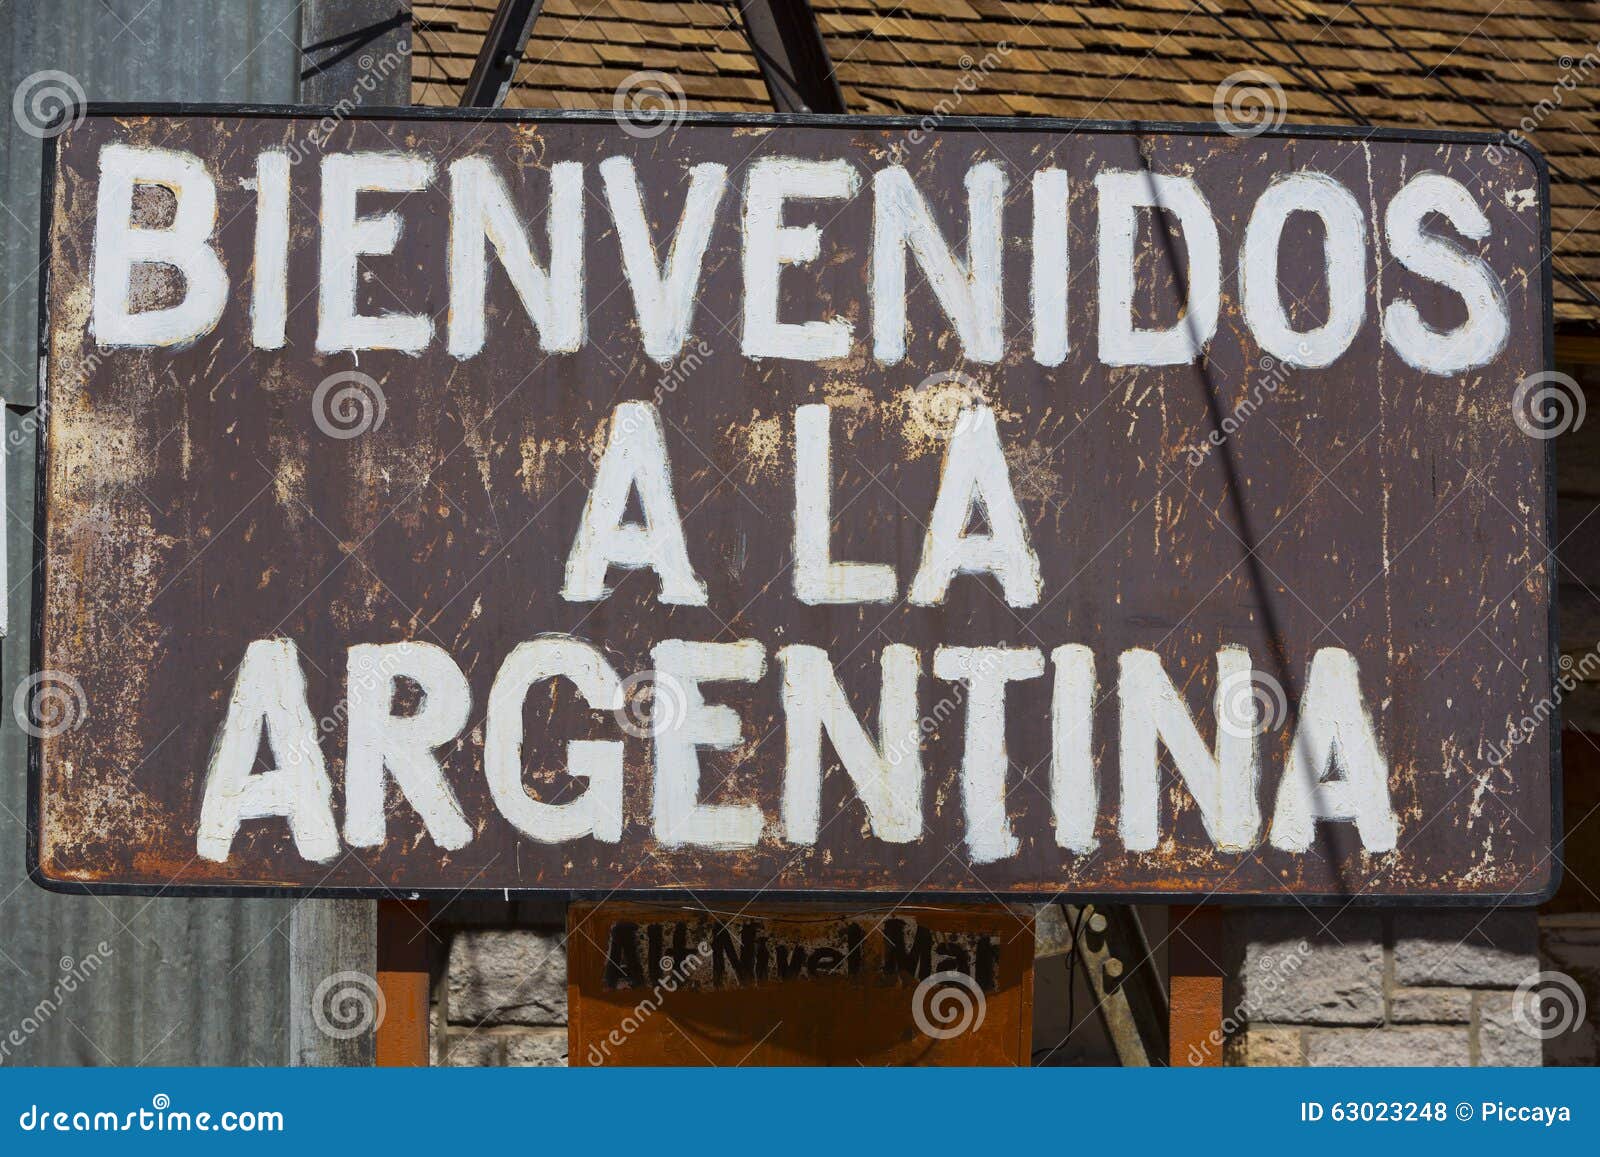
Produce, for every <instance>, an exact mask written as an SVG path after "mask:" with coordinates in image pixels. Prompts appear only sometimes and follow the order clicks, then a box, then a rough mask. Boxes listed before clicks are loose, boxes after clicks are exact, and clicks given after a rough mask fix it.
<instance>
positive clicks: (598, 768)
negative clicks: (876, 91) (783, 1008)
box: [31, 106, 1563, 901]
mask: <svg viewBox="0 0 1600 1157" xmlns="http://www.w3.org/2000/svg"><path fill="white" fill-rule="evenodd" d="M47 177H48V178H49V180H50V182H51V183H50V186H49V194H48V197H47V199H46V204H47V206H48V210H49V212H48V230H47V247H48V252H47V259H48V281H47V287H46V297H47V300H46V302H45V306H46V318H47V326H46V334H45V339H44V340H45V348H44V350H43V359H44V376H45V382H46V387H47V391H48V403H49V421H48V426H47V429H46V430H45V432H44V435H43V437H44V445H43V451H44V453H43V455H42V461H43V462H44V465H43V467H42V480H41V485H42V493H43V503H42V508H43V510H44V516H43V524H42V528H41V534H42V536H43V539H44V543H45V546H44V562H43V568H42V574H41V575H40V578H39V581H40V583H41V597H40V598H39V599H38V601H37V607H38V614H37V621H36V624H35V628H36V631H35V633H36V639H35V646H36V654H37V659H36V668H37V672H38V673H37V675H36V678H37V680H38V683H37V686H36V687H35V688H34V690H35V692H36V696H35V697H36V699H37V700H38V702H39V706H40V711H39V712H37V714H38V718H36V719H35V720H33V722H32V724H31V730H33V731H34V732H35V733H36V738H35V742H34V747H33V762H34V769H33V771H34V781H35V782H34V799H33V808H34V822H35V828H34V835H35V848H34V855H35V861H36V874H37V876H38V877H39V878H40V879H41V880H43V881H44V882H46V883H48V884H51V885H54V886H63V887H73V886H87V887H119V886H121V887H127V886H134V887H145V888H204V887H207V886H215V887H230V888H280V887H282V888H298V889H306V888H321V889H351V890H374V889H382V888H396V887H398V888H406V889H420V890H428V889H441V890H449V891H455V890H458V889H468V888H493V889H497V890H498V889H560V890H570V891H580V892H591V893H611V892H614V891H620V892H624V893H627V892H646V891H652V890H661V889H711V890H717V891H764V892H772V893H779V894H782V893H793V892H811V891H834V892H849V893H862V892H885V891H887V892H902V893H903V892H912V891H920V892H927V893H946V894H955V893H972V894H975V895H988V894H991V893H993V894H1002V895H1014V896H1016V895H1025V894H1035V895H1038V894H1055V893H1058V892H1061V891H1071V892H1074V893H1078V894H1096V893H1098V894H1121V895H1141V896H1176V895H1190V896H1200V897H1209V896H1222V897H1230V896H1233V897H1239V896H1243V897H1276V898H1282V897H1285V896H1288V895H1291V894H1292V895H1295V896H1299V897H1305V896H1325V897H1330V896H1353V897H1357V898H1362V899H1368V898H1408V897H1414V898H1417V899H1420V900H1425V901H1440V900H1448V899H1452V898H1460V897H1466V898H1482V897H1486V896H1507V897H1516V898H1520V899H1532V898H1536V897H1537V896H1539V895H1540V894H1542V893H1544V892H1545V891H1546V890H1547V889H1548V888H1549V887H1550V886H1551V884H1552V879H1553V876H1554V865H1553V862H1552V858H1551V831H1552V824H1553V814H1552V813H1553V806H1552V788H1553V779H1554V776H1555V768H1554V766H1553V760H1552V756H1551V742H1550V740H1551V736H1552V734H1553V732H1554V727H1555V723H1554V705H1555V704H1556V703H1558V702H1559V698H1560V694H1561V690H1562V686H1563V684H1562V683H1561V682H1560V679H1559V678H1558V671H1557V668H1556V667H1555V666H1554V664H1553V663H1552V653H1553V652H1552V648H1553V638H1552V629H1551V625H1550V616H1551V607H1552V599H1551V589H1552V579H1551V566H1550V554H1549V550H1550V545H1551V536H1550V521H1549V515H1548V493H1549V489H1550V469H1549V465H1548V460H1547V453H1548V448H1549V441H1548V440H1547V439H1546V438H1545V437H1544V436H1543V435H1544V434H1547V433H1548V432H1549V431H1548V430H1547V429H1544V428H1542V427H1541V426H1540V425H1539V424H1538V422H1539V420H1540V419H1541V418H1544V417H1547V416H1548V415H1547V414H1546V413H1545V409H1544V408H1542V407H1544V403H1545V400H1546V399H1545V395H1544V393H1543V386H1542V385H1541V383H1542V382H1543V381H1544V379H1543V378H1542V377H1541V375H1543V374H1544V373H1545V371H1546V370H1547V367H1548V359H1549V348H1548V347H1549V336H1548V334H1549V328H1548V316H1549V293H1548V286H1547V270H1546V269H1545V267H1544V265H1543V263H1542V261H1541V253H1542V252H1543V250H1542V249H1541V245H1542V244H1543V241H1544V239H1545V238H1546V237H1547V235H1548V202H1547V195H1546V190H1547V181H1546V177H1545V175H1544V172H1543V168H1542V166H1541V165H1540V164H1539V162H1538V161H1537V158H1536V157H1535V156H1534V155H1532V154H1531V153H1527V152H1523V151H1519V150H1517V149H1510V148H1507V147H1503V146H1501V145H1497V144H1495V143H1494V142H1491V141H1489V140H1487V139H1486V138H1473V137H1463V136H1416V135H1413V136H1401V135H1395V134H1387V135H1386V134H1382V133H1377V132H1367V131H1362V132H1360V133H1356V132H1354V131H1334V130H1299V131H1295V132H1288V131H1283V132H1268V133H1263V134H1260V135H1256V136H1234V135H1229V134H1227V133H1224V132H1221V131H1217V130H1212V129H1209V128H1200V127H1187V128H1185V127H1182V126H1166V127H1150V126H1145V127H1141V128H1139V129H1138V130H1137V131H1136V130H1135V129H1133V128H1130V127H1128V126H1120V127H1119V126H1112V125H1101V126H1093V125H1078V124H1073V125H1068V124H1064V123H1053V122H1009V121H999V122H988V121H974V122H955V121H951V122H948V123H946V124H943V125H940V126H938V127H937V128H935V129H931V130H930V129H929V128H928V126H919V125H912V124H903V123H893V122H883V121H871V120H868V121H855V120H842V119H841V120H830V119H826V118H823V119H804V118H802V119H800V120H793V119H772V118H759V117H757V118H742V119H741V118H729V117H709V118H691V119H689V120H688V121H686V122H684V123H667V124H665V125H655V126H643V125H638V124H632V123H626V122H624V123H617V122H614V121H613V120H611V119H610V118H607V117H600V116H587V117H579V116H559V115H544V116H535V117H528V116H512V115H507V116H491V117H488V118H485V117H482V116H479V115H477V114H474V115H473V116H472V117H471V118H470V119H462V118H459V117H454V116H450V115H445V116H430V115H426V114H422V113H406V114H404V115H401V114H395V115H393V116H389V115H374V116H355V117H342V118H341V117H339V116H337V115H329V116H321V115H319V114H316V113H311V114H305V113H302V112H293V113H291V112H290V111H289V110H263V109H245V110H229V109H209V108H200V109H169V110H165V111H159V110H158V111H151V110H148V109H127V108H116V107H114V106H112V107H103V108H95V109H91V110H90V112H89V115H87V116H86V117H85V119H83V120H82V121H81V123H78V124H76V125H74V126H72V127H71V128H70V129H69V130H68V131H66V132H65V133H63V134H62V135H61V136H59V137H58V138H57V139H56V140H55V142H54V148H53V150H52V152H51V157H50V171H49V172H48V173H47Z"/></svg>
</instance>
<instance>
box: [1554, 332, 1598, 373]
mask: <svg viewBox="0 0 1600 1157" xmlns="http://www.w3.org/2000/svg"><path fill="white" fill-rule="evenodd" d="M1556 361H1557V362H1567V363H1569V364H1577V365H1584V366H1592V365H1596V364H1600V334H1592V333H1558V334H1556Z"/></svg>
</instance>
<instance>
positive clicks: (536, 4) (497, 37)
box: [461, 0, 544, 108]
mask: <svg viewBox="0 0 1600 1157" xmlns="http://www.w3.org/2000/svg"><path fill="white" fill-rule="evenodd" d="M543 6H544V4H543V0H500V3H499V5H498V6H497V7H496V8H495V10H494V19H493V20H491V21H490V22H489V31H488V34H487V35H485V36H484V38H483V45H482V47H480V48H479V49H478V58H477V59H476V60H475V61H473V62H472V75H471V76H469V77H468V78H467V87H466V88H465V89H464V90H462V93H461V107H462V108H499V107H500V106H501V105H503V104H505V103H506V94H507V93H509V92H510V91H511V82H512V81H513V80H515V79H516V75H517V65H519V64H521V63H522V53H523V50H524V49H526V48H527V47H528V36H529V35H530V34H531V33H532V32H533V22H534V21H535V20H537V19H538V18H539V9H540V8H542V7H543Z"/></svg>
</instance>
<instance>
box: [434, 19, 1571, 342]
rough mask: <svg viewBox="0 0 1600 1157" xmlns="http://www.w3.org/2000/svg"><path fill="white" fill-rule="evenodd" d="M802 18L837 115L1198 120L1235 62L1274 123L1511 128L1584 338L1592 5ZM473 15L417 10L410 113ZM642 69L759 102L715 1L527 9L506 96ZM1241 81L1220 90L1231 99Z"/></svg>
mask: <svg viewBox="0 0 1600 1157" xmlns="http://www.w3.org/2000/svg"><path fill="white" fill-rule="evenodd" d="M813 8H814V9H815V11H816V12H817V17H818V22H819V24H820V25H821V27H822V32H823V36H824V38H825V39H826V41H827V45H828V50H829V52H830V53H831V54H832V56H833V60H834V65H835V69H836V71H837V74H838V78H839V82H840V85H841V86H842V88H843V90H844V95H845V100H846V103H847V105H848V107H849V109H850V110H851V111H852V112H860V113H911V114H922V113H929V112H934V111H936V110H943V111H945V112H950V113H959V114H960V115H974V116H1061V117H1089V118H1097V119H1105V120H1176V121H1202V120H1212V119H1214V117H1215V116H1216V112H1215V107H1216V106H1215V102H1216V100H1217V95H1218V90H1219V86H1223V85H1224V84H1225V82H1227V81H1228V80H1229V78H1230V77H1233V76H1234V75H1235V74H1237V73H1239V72H1240V71H1241V70H1244V69H1254V70H1258V72H1259V73H1261V74H1265V76H1266V77H1270V78H1271V81H1272V82H1273V83H1275V84H1276V85H1277V86H1278V88H1279V89H1280V90H1281V93H1282V96H1281V110H1282V113H1283V114H1284V115H1285V117H1286V119H1287V121H1288V123H1295V122H1300V123H1306V124H1350V123H1370V124H1377V125H1391V126H1398V127H1410V128H1430V129H1432V128H1443V129H1469V130H1474V131H1479V132H1483V131H1497V132H1505V131H1508V130H1513V129H1518V128H1519V127H1520V128H1521V129H1522V130H1523V131H1525V132H1526V134H1527V137H1528V139H1529V140H1530V141H1531V142H1532V143H1533V144H1534V145H1535V146H1537V147H1538V148H1539V149H1540V150H1541V151H1542V152H1543V153H1544V154H1545V156H1546V157H1547V158H1548V159H1549V161H1550V164H1551V170H1552V174H1551V175H1552V180H1553V190H1552V194H1551V205H1552V214H1551V216H1552V227H1553V238H1554V251H1555V270H1556V281H1555V309H1556V320H1557V322H1558V323H1566V324H1577V325H1587V326H1600V2H1597V0H1381V2H1380V0H1353V2H1350V3H1345V2H1343V0H1116V2H1114V3H1085V2H1076V3H1011V2H1008V0H904V2H903V3H892V2H890V0H883V2H878V3H874V2H871V0H814V2H813ZM493 9H494V0H445V2H442V3H433V2H425V0H416V3H415V5H414V27H415V30H416V35H415V40H414V43H413V58H412V67H413V81H412V99H413V100H414V101H415V102H416V103H418V104H433V105H451V104H455V103H457V102H458V101H459V99H460V93H461V89H462V85H463V82H464V81H465V80H466V78H467V75H468V74H469V73H470V72H471V69H472V61H473V58H474V56H475V55H476V54H477V50H478V46H479V44H480V43H481V42H482V40H483V36H484V33H485V31H486V30H487V28H488V26H489V18H490V14H491V13H492V11H493ZM645 70H649V71H656V72H662V73H666V74H668V75H670V76H671V77H673V78H674V79H675V80H676V81H677V83H678V84H679V85H680V86H681V88H682V90H683V93H684V97H685V100H686V107H688V108H690V109H714V110H746V111H762V110H765V109H767V108H769V107H770V106H769V104H768V100H767V91H766V86H765V85H764V84H763V83H762V80H761V74H760V72H759V70H758V69H757V67H756V62H755V58H754V57H753V56H752V55H751V53H750V49H749V46H748V45H747V43H746V42H745V38H744V34H743V31H742V26H741V24H740V21H739V15H738V11H737V9H736V7H735V6H734V5H733V4H723V3H709V2H707V3H698V2H689V3H664V2H656V0H547V2H546V3H545V4H544V8H543V12H542V14H541V15H540V17H539V19H538V22H537V23H536V24H535V25H534V30H533V36H532V38H531V39H530V40H529V42H528V48H527V52H526V54H525V55H524V59H523V64H522V67H521V69H520V70H519V72H518V74H517V80H516V84H515V86H514V88H513V90H512V92H511V95H510V97H509V99H508V101H507V104H508V105H509V106H511V107H515V108H601V109H606V108H611V107H613V100H614V97H615V94H616V92H617V90H618V89H619V88H620V87H622V86H623V85H624V84H625V83H626V82H628V80H629V78H630V77H632V76H633V75H634V74H636V73H638V72H640V71H645ZM1250 87H1252V78H1247V80H1246V82H1245V84H1244V85H1243V86H1242V87H1241V88H1237V89H1233V90H1230V91H1232V93H1233V95H1234V97H1235V98H1236V99H1239V100H1241V101H1243V102H1244V103H1243V105H1242V106H1241V107H1248V106H1249V101H1248V98H1249V96H1250V95H1251V94H1250V92H1249V91H1247V90H1248V89H1249V88H1250ZM1253 87H1254V89H1255V90H1256V91H1263V90H1264V91H1268V92H1269V93H1270V91H1271V89H1270V86H1264V85H1263V83H1261V82H1259V80H1255V81H1254V83H1253ZM958 94H959V95H958ZM1272 99H1274V100H1278V99H1279V98H1278V97H1276V96H1275V95H1274V96H1273V97H1272Z"/></svg>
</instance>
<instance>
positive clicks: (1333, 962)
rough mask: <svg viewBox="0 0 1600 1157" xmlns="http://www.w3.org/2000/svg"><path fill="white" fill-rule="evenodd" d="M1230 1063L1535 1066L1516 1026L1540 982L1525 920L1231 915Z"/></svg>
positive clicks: (1474, 913) (1533, 1045) (1534, 924)
mask: <svg viewBox="0 0 1600 1157" xmlns="http://www.w3.org/2000/svg"><path fill="white" fill-rule="evenodd" d="M1226 928H1227V945H1228V954H1229V957H1230V959H1229V961H1228V962H1227V963H1226V964H1225V967H1227V968H1228V971H1229V975H1230V979H1229V981H1228V982H1227V984H1226V1007H1227V1009H1228V1010H1229V1011H1230V1013H1231V1015H1230V1020H1231V1022H1232V1023H1231V1025H1230V1026H1229V1027H1230V1028H1231V1030H1232V1031H1231V1033H1230V1036H1229V1042H1228V1049H1227V1060H1228V1062H1229V1063H1230V1064H1243V1065H1334V1066H1337V1065H1463V1066H1464V1065H1516V1066H1523V1065H1539V1064H1543V1063H1544V1059H1545V1051H1546V1042H1544V1041H1542V1040H1541V1039H1540V1038H1539V1037H1538V1036H1537V1035H1535V1034H1533V1033H1532V1032H1529V1031H1527V1030H1526V1029H1524V1028H1523V1027H1522V1026H1521V1025H1520V1024H1519V1023H1518V1020H1517V1018H1516V1016H1515V1014H1514V1005H1513V997H1514V995H1515V992H1516V989H1517V986H1518V985H1520V984H1522V983H1523V982H1524V981H1527V980H1529V978H1530V977H1533V976H1535V975H1536V974H1537V973H1539V972H1540V971H1541V969H1542V968H1543V967H1544V965H1541V962H1540V955H1539V948H1540V944H1539V940H1540V937H1539V925H1538V918H1537V916H1536V914H1535V913H1534V912H1532V911H1529V910H1526V909H1500V910H1497V911H1483V910H1477V909H1458V910H1448V911H1411V910H1403V909H1395V910H1390V911H1385V912H1377V911H1371V910H1357V909H1345V910H1342V911H1341V910H1338V909H1302V908H1295V909H1292V910H1290V909H1281V910H1277V909H1275V910H1261V909H1255V910H1243V909H1240V910H1230V911H1229V913H1228V915H1227V920H1226Z"/></svg>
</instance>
